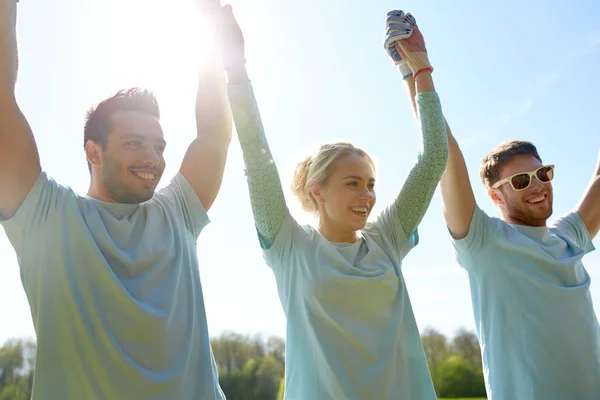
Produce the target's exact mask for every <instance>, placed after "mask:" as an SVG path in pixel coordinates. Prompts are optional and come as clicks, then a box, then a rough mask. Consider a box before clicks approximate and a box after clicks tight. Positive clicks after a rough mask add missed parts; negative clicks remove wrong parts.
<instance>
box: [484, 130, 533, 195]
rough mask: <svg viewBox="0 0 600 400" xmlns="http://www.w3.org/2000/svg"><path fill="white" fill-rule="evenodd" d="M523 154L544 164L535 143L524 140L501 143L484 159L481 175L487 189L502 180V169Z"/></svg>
mask: <svg viewBox="0 0 600 400" xmlns="http://www.w3.org/2000/svg"><path fill="white" fill-rule="evenodd" d="M523 154H526V155H531V156H534V157H535V158H537V159H538V160H539V161H540V162H542V159H541V158H540V155H539V154H538V152H537V149H536V147H535V146H534V145H533V143H531V142H527V141H523V140H511V141H508V142H504V143H501V144H500V145H498V146H497V147H496V148H495V149H493V150H492V151H490V152H489V153H488V154H487V155H486V156H485V157H483V160H482V161H481V167H480V169H479V175H480V177H481V181H482V182H483V184H484V185H485V187H486V188H490V187H492V185H494V183H496V182H498V181H499V180H500V172H501V171H502V167H504V165H505V164H506V163H507V162H508V161H509V160H510V159H511V158H513V157H514V156H518V155H523Z"/></svg>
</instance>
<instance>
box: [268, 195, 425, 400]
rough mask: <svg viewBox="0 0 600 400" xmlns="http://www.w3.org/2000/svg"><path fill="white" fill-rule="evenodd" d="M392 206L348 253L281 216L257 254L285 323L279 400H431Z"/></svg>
mask: <svg viewBox="0 0 600 400" xmlns="http://www.w3.org/2000/svg"><path fill="white" fill-rule="evenodd" d="M417 241H418V235H417V233H416V232H415V233H414V234H413V235H412V236H411V240H408V239H407V238H406V235H405V234H404V232H403V230H402V227H401V225H400V223H399V219H398V215H397V207H396V206H395V205H392V206H391V207H389V208H388V209H386V210H385V211H384V212H383V213H382V214H381V215H380V216H379V218H378V219H377V221H376V222H374V223H369V224H367V226H366V227H365V229H364V230H363V231H362V237H361V238H360V239H359V240H358V241H357V242H355V243H353V244H341V243H337V244H336V243H332V242H329V241H328V240H327V239H325V238H324V237H323V236H322V235H321V234H319V232H317V231H316V230H314V229H313V228H312V227H310V226H300V225H298V224H297V223H296V221H295V220H294V219H293V218H292V217H291V216H289V214H288V217H287V219H286V220H285V222H284V224H283V226H282V228H281V230H280V231H279V233H278V235H277V237H276V239H275V242H274V244H273V246H272V247H271V248H270V249H268V250H265V251H264V256H265V260H266V262H267V264H268V265H269V266H270V267H271V268H272V269H273V271H274V274H275V278H276V281H277V288H278V291H279V296H280V299H281V304H282V306H283V309H284V312H285V315H286V317H287V344H286V381H285V382H286V390H285V399H286V400H367V399H368V400H371V399H373V400H376V399H377V400H380V399H381V400H383V399H385V400H405V399H418V400H433V399H435V398H436V396H435V392H434V389H433V384H432V381H431V376H430V374H429V370H428V368H427V361H426V359H425V353H424V351H423V346H422V344H421V339H420V336H419V331H418V329H417V324H416V322H415V318H414V315H413V310H412V306H411V304H410V300H409V296H408V292H407V289H406V285H405V283H404V278H403V276H402V272H401V270H400V266H401V262H402V259H403V258H404V257H405V256H406V254H407V253H408V252H409V251H410V250H411V249H412V248H413V246H414V245H415V244H416V243H417Z"/></svg>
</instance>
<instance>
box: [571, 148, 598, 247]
mask: <svg viewBox="0 0 600 400" xmlns="http://www.w3.org/2000/svg"><path fill="white" fill-rule="evenodd" d="M598 157H599V158H598V164H597V166H596V172H595V173H594V175H593V176H592V180H591V182H590V184H589V186H588V188H587V189H586V191H585V194H584V195H583V198H582V199H581V202H580V203H579V206H578V209H577V211H578V212H579V215H580V216H581V218H582V219H583V222H584V223H585V226H586V227H587V229H588V232H589V234H590V236H591V237H592V239H593V238H595V237H596V235H597V234H598V231H600V154H599V155H598Z"/></svg>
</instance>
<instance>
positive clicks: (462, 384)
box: [437, 355, 486, 398]
mask: <svg viewBox="0 0 600 400" xmlns="http://www.w3.org/2000/svg"><path fill="white" fill-rule="evenodd" d="M439 372H440V383H439V387H438V388H437V389H438V392H439V396H440V397H447V398H458V397H485V396H486V393H485V385H484V381H483V374H481V372H480V371H478V370H476V369H475V368H474V367H473V366H472V365H471V363H470V362H469V361H467V360H465V359H464V358H462V357H460V356H457V355H452V356H450V357H448V358H447V359H446V360H445V361H444V362H443V363H442V364H441V365H440V370H439Z"/></svg>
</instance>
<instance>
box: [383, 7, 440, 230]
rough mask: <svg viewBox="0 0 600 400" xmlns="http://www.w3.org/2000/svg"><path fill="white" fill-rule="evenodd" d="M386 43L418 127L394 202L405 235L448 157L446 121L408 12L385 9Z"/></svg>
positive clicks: (425, 206)
mask: <svg viewBox="0 0 600 400" xmlns="http://www.w3.org/2000/svg"><path fill="white" fill-rule="evenodd" d="M385 46H386V49H387V50H388V53H389V55H390V56H391V58H392V60H394V62H395V64H396V65H397V66H398V68H399V69H400V72H401V74H402V76H403V78H404V80H405V82H406V87H407V90H408V93H409V96H410V98H411V101H412V104H413V108H414V111H415V113H416V115H417V118H418V121H419V124H420V131H421V151H420V153H419V156H418V158H417V162H416V164H415V165H414V166H413V167H412V169H411V170H410V173H409V174H408V178H407V179H406V181H405V183H404V185H403V186H402V189H401V191H400V194H399V195H398V197H397V198H396V202H395V204H396V207H397V209H398V215H399V217H400V223H401V225H402V229H403V231H404V233H405V234H406V235H407V236H408V235H410V234H412V233H413V232H414V230H415V229H416V228H417V226H418V225H419V223H420V222H421V220H422V219H423V216H424V215H425V212H426V211H427V209H428V207H429V204H430V203H431V199H432V197H433V194H434V193H435V189H436V187H437V185H438V182H439V180H440V178H441V176H442V174H443V173H444V168H445V167H446V162H447V159H448V143H447V135H446V125H445V122H444V116H443V114H442V108H441V104H440V100H439V97H438V95H437V93H435V88H434V84H433V80H432V78H431V72H432V68H431V66H430V65H429V60H428V59H427V53H426V49H425V42H424V40H423V36H422V35H421V33H420V31H419V28H418V27H417V25H416V22H415V20H414V18H412V16H410V14H406V15H405V14H404V13H403V12H402V11H392V12H390V13H388V18H387V21H386V44H385ZM414 75H416V76H414Z"/></svg>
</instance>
